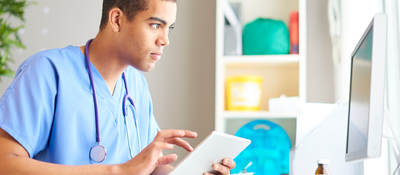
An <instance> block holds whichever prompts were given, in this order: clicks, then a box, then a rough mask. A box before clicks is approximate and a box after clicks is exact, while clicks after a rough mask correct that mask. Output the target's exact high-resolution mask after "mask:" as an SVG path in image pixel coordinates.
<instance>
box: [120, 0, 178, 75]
mask: <svg viewBox="0 0 400 175" xmlns="http://www.w3.org/2000/svg"><path fill="white" fill-rule="evenodd" d="M176 9H177V5H176V2H173V1H168V0H148V9H147V10H145V11H141V12H139V13H137V15H136V16H135V17H134V18H133V19H132V21H128V20H127V19H126V17H124V21H125V23H124V24H125V25H122V26H121V31H120V35H119V40H118V43H116V44H119V46H117V48H119V49H121V50H120V51H119V53H120V55H119V57H120V58H122V59H123V61H125V62H127V63H128V64H129V65H131V66H133V67H135V68H136V69H139V70H141V71H146V72H147V71H150V70H151V69H152V68H153V67H154V66H155V63H156V62H157V61H158V60H159V59H160V58H161V55H162V53H163V49H164V47H165V46H168V44H169V39H168V34H169V30H170V28H171V27H173V25H174V24H175V19H176Z"/></svg>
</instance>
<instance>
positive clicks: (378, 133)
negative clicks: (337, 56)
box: [345, 14, 387, 161]
mask: <svg viewBox="0 0 400 175" xmlns="http://www.w3.org/2000/svg"><path fill="white" fill-rule="evenodd" d="M386 26H387V19H386V15H385V14H377V15H375V16H374V18H373V20H372V21H371V23H370V24H369V25H368V28H367V29H366V30H365V32H364V34H363V36H362V37H361V39H360V41H359V42H358V44H357V45H356V47H355V49H354V51H353V53H352V54H351V64H350V66H351V69H350V89H349V104H348V116H347V138H346V156H345V158H346V161H355V160H363V159H367V158H373V157H379V156H380V153H381V144H382V139H381V138H382V132H383V131H382V130H383V115H384V88H385V78H384V77H385V64H386V35H387V34H386V33H387V27H386ZM371 30H372V31H371ZM370 31H371V32H372V42H373V44H372V56H371V81H370V104H369V105H370V106H369V116H368V136H367V137H368V141H367V150H366V152H365V151H359V152H350V153H349V152H348V140H349V127H350V110H351V109H350V101H351V88H352V87H351V85H352V78H353V61H354V56H355V54H356V53H357V51H358V49H359V48H360V46H361V44H362V43H363V41H364V40H365V39H366V37H367V35H368V33H369V32H370ZM376 58H384V59H376Z"/></svg>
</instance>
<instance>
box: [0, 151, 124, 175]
mask: <svg viewBox="0 0 400 175" xmlns="http://www.w3.org/2000/svg"><path fill="white" fill-rule="evenodd" d="M0 174H7V175H25V174H29V175H64V174H65V175H72V174H73V175H80V174H82V175H91V174H93V175H103V174H104V175H113V174H115V175H117V174H120V173H119V168H118V166H117V165H80V166H70V165H59V164H52V163H46V162H41V161H37V160H34V159H30V158H27V157H22V156H16V155H12V156H11V155H2V156H0Z"/></svg>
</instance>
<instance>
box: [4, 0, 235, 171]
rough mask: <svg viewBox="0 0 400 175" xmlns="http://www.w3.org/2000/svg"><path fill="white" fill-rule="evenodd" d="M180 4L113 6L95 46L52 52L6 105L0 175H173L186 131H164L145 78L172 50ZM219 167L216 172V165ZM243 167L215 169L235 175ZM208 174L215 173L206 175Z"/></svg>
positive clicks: (39, 58)
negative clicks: (177, 150) (173, 151)
mask: <svg viewBox="0 0 400 175" xmlns="http://www.w3.org/2000/svg"><path fill="white" fill-rule="evenodd" d="M176 8H177V7H176V2H175V1H173V0H104V2H103V14H102V21H101V25H100V32H99V33H98V35H97V36H96V38H95V39H94V40H92V41H89V42H88V43H87V45H86V46H82V47H74V46H69V47H66V48H62V49H53V50H48V51H43V52H40V53H38V54H35V55H33V56H32V57H31V58H29V59H27V60H26V61H25V62H24V63H22V64H21V66H20V67H19V69H18V71H17V73H16V76H15V79H14V81H13V83H12V84H11V85H10V87H9V88H8V89H7V90H6V92H5V93H4V95H3V97H2V98H1V100H0V114H1V115H0V128H1V129H0V174H8V175H12V174H40V175H46V174H57V175H60V174H68V175H70V174H86V175H89V174H96V175H100V174H121V175H122V174H123V175H125V174H135V175H147V174H167V173H168V172H170V171H171V170H172V166H170V163H172V162H173V161H175V160H176V159H177V156H176V154H170V155H163V153H162V151H163V150H165V149H173V147H174V145H177V146H180V147H183V148H184V149H186V150H188V151H192V150H193V148H192V147H191V146H190V145H189V144H188V143H187V142H186V141H184V140H183V139H182V138H195V137H196V136H197V134H196V133H195V132H192V131H186V130H159V128H158V125H157V123H156V121H155V119H154V116H153V111H152V110H153V109H152V102H151V97H150V93H149V90H148V87H147V82H146V80H145V78H144V76H143V75H142V74H141V73H140V72H139V71H150V70H151V69H152V68H153V67H154V66H155V63H156V62H157V61H158V60H159V59H160V58H161V55H162V52H163V48H164V47H166V46H167V45H168V44H169V40H168V33H169V31H170V29H171V28H173V26H174V22H175V18H176ZM210 166H211V165H210ZM234 166H235V163H234V162H233V160H232V159H229V158H226V159H223V160H222V161H221V162H220V163H216V164H213V165H212V167H213V169H214V170H216V171H217V173H218V174H229V170H230V169H233V168H234ZM205 174H210V173H207V172H205Z"/></svg>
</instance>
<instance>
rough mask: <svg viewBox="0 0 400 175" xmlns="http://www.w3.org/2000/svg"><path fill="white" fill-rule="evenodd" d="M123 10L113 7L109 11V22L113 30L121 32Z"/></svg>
mask: <svg viewBox="0 0 400 175" xmlns="http://www.w3.org/2000/svg"><path fill="white" fill-rule="evenodd" d="M123 15H124V14H123V12H122V10H121V9H119V8H112V9H111V10H110V12H109V13H108V23H109V24H110V27H111V29H112V31H113V32H119V31H120V29H121V22H122V16H123Z"/></svg>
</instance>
